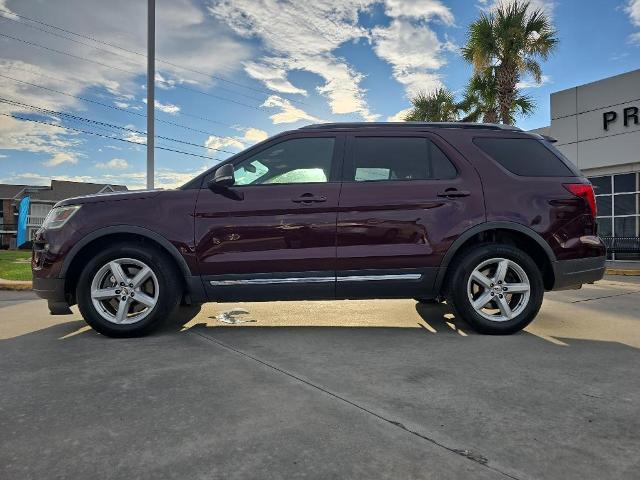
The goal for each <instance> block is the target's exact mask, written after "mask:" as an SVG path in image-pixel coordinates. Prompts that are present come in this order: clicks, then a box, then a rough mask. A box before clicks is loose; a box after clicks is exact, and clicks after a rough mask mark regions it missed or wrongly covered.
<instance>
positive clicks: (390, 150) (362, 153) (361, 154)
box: [353, 137, 457, 182]
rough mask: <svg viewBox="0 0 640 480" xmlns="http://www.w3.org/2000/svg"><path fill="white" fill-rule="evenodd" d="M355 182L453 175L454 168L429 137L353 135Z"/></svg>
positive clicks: (419, 178)
mask: <svg viewBox="0 0 640 480" xmlns="http://www.w3.org/2000/svg"><path fill="white" fill-rule="evenodd" d="M353 167H354V168H353V178H354V179H355V181H356V182H371V181H384V180H387V181H388V180H435V179H447V178H454V177H455V176H456V174H457V171H456V168H455V167H454V166H453V164H452V163H451V162H450V161H449V159H448V158H447V157H446V156H445V155H444V153H442V151H441V150H440V149H439V148H438V146H437V145H435V144H434V143H433V142H431V140H429V139H426V138H420V137H356V138H355V149H354V165H353Z"/></svg>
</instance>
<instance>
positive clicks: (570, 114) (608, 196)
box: [534, 70, 640, 260]
mask: <svg viewBox="0 0 640 480" xmlns="http://www.w3.org/2000/svg"><path fill="white" fill-rule="evenodd" d="M534 131H535V132H537V133H542V134H547V135H550V136H551V137H553V138H555V139H556V140H557V141H558V142H557V143H556V144H555V146H556V147H557V148H558V149H559V150H560V151H561V152H562V153H564V155H565V156H566V157H567V158H569V160H571V161H572V162H573V163H574V164H576V165H577V166H578V168H579V169H580V170H581V171H582V172H583V173H584V174H585V175H586V176H587V177H588V178H589V179H590V180H591V182H592V184H593V186H594V189H595V193H596V201H597V205H598V229H599V234H600V236H602V237H615V238H616V239H618V238H625V239H629V240H631V239H634V238H635V239H637V238H638V237H640V70H634V71H632V72H628V73H624V74H622V75H617V76H615V77H610V78H605V79H603V80H599V81H597V82H593V83H588V84H586V85H580V86H578V87H574V88H569V89H567V90H562V91H559V92H555V93H552V94H551V125H550V126H549V127H545V128H540V129H537V130H534ZM633 243H634V241H631V243H630V244H633ZM613 259H616V260H640V253H633V252H627V253H616V254H614V255H613Z"/></svg>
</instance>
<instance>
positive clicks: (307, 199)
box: [291, 193, 327, 203]
mask: <svg viewBox="0 0 640 480" xmlns="http://www.w3.org/2000/svg"><path fill="white" fill-rule="evenodd" d="M291 201H292V202H295V203H319V202H326V201H327V197H325V196H324V195H317V196H316V195H314V194H313V193H304V194H302V195H300V196H299V197H298V198H292V199H291Z"/></svg>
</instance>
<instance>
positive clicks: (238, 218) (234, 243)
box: [195, 133, 344, 301]
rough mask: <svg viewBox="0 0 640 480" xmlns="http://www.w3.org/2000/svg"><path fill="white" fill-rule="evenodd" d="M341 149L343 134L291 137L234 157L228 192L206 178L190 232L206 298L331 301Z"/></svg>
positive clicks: (308, 134) (333, 289) (342, 147)
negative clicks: (218, 189)
mask: <svg viewBox="0 0 640 480" xmlns="http://www.w3.org/2000/svg"><path fill="white" fill-rule="evenodd" d="M343 151H344V139H343V137H340V136H337V135H332V134H324V135H321V134H318V135H316V134H313V133H307V134H304V135H302V134H292V135H289V136H287V137H285V138H280V139H276V140H274V141H273V142H271V143H268V144H266V145H264V146H263V147H262V148H261V149H260V150H259V151H253V152H250V153H248V154H247V155H245V156H243V157H240V158H238V159H237V160H236V161H234V170H235V178H236V183H235V185H234V186H232V187H230V188H229V189H227V190H224V191H222V192H217V193H214V192H212V191H210V190H209V189H208V188H206V183H207V179H205V182H204V186H203V188H202V189H201V190H200V194H199V197H198V203H197V207H196V214H195V216H196V219H195V235H196V251H197V252H196V253H197V257H198V264H199V267H200V273H201V275H202V277H203V280H204V284H205V287H206V288H207V291H208V293H209V298H210V299H211V300H216V301H224V300H278V299H280V300H284V299H315V298H334V295H335V255H336V217H337V207H338V195H339V191H340V183H339V181H338V177H339V170H338V168H339V165H340V162H341V160H342V155H343ZM210 176H213V172H212V173H211V175H210Z"/></svg>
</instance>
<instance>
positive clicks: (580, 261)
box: [552, 256, 606, 290]
mask: <svg viewBox="0 0 640 480" xmlns="http://www.w3.org/2000/svg"><path fill="white" fill-rule="evenodd" d="M605 260H606V256H602V257H588V258H577V259H575V260H560V261H556V262H553V273H554V277H555V282H554V284H553V288H552V290H563V289H568V288H576V287H580V286H581V285H582V284H583V283H593V282H595V281H597V280H600V279H602V277H603V276H604V269H605Z"/></svg>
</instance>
